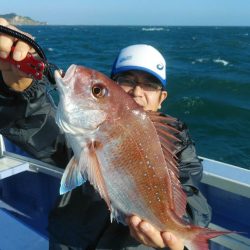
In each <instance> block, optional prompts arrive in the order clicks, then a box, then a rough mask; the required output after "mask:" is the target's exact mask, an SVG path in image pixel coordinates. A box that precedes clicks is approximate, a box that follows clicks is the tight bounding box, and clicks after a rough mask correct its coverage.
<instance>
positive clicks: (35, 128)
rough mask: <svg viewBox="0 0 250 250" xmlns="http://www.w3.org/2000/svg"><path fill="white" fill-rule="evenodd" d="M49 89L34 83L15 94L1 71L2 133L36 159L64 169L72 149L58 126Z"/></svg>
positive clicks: (0, 104) (0, 122)
mask: <svg viewBox="0 0 250 250" xmlns="http://www.w3.org/2000/svg"><path fill="white" fill-rule="evenodd" d="M46 86H48V84H47V82H46V81H45V80H42V81H35V80H34V81H33V83H32V84H31V86H30V87H29V88H28V89H26V90H25V91H23V92H17V91H13V90H11V89H9V88H8V87H7V86H6V85H5V83H4V81H3V78H2V75H1V72H0V113H1V119H0V133H1V134H2V135H3V136H5V137H6V138H7V139H9V140H10V141H12V142H13V143H15V144H16V145H18V146H20V147H21V148H22V149H23V150H25V151H26V152H28V153H29V154H30V155H32V156H33V157H34V158H37V159H39V160H42V161H44V162H47V163H50V164H54V165H57V166H59V167H64V166H65V165H66V163H67V161H68V159H69V157H68V155H69V154H68V152H69V150H68V149H67V147H66V143H65V138H64V135H63V134H61V133H60V130H59V128H58V127H57V125H56V123H55V119H54V116H55V109H54V107H53V105H52V104H51V103H50V102H49V98H48V96H47V94H46Z"/></svg>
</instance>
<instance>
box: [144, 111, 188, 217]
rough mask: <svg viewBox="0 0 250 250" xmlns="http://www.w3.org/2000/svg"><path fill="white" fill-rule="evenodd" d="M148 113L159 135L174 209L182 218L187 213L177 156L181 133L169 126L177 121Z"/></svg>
mask: <svg viewBox="0 0 250 250" xmlns="http://www.w3.org/2000/svg"><path fill="white" fill-rule="evenodd" d="M147 113H148V116H149V118H150V119H151V121H152V122H153V124H154V126H155V129H156V132H157V134H158V137H159V140H160V143H161V147H162V152H163V154H164V157H165V161H166V166H167V169H168V173H169V176H170V181H171V186H172V190H173V207H172V209H173V210H174V212H175V213H176V214H177V215H178V216H179V217H182V216H183V215H184V214H185V211H186V194H185V193H184V191H183V190H182V186H181V183H180V181H179V169H178V158H177V156H176V152H177V151H178V150H177V146H176V144H177V143H178V142H180V141H181V140H180V139H178V138H177V137H176V136H178V133H179V131H178V130H177V129H176V128H174V127H173V126H171V125H169V124H173V123H174V122H175V121H176V119H175V118H173V117H168V116H163V115H160V113H157V112H147Z"/></svg>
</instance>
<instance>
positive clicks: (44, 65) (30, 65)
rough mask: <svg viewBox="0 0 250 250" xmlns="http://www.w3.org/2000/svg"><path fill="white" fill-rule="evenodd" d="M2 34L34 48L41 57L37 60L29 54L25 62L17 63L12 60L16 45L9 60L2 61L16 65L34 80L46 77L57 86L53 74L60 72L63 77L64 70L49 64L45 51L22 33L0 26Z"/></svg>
mask: <svg viewBox="0 0 250 250" xmlns="http://www.w3.org/2000/svg"><path fill="white" fill-rule="evenodd" d="M0 33H3V34H6V35H9V36H11V37H14V38H17V39H18V40H20V41H23V42H25V43H27V44H28V45H29V46H30V47H32V48H33V49H34V50H35V52H36V53H37V54H38V56H39V57H40V58H39V59H37V58H35V57H34V56H33V54H31V53H28V54H27V56H26V58H25V59H24V60H22V61H15V60H14V59H13V58H12V53H13V51H14V50H15V45H14V46H13V47H12V48H11V53H10V54H9V56H8V57H7V58H0V60H2V61H7V62H9V63H11V64H12V65H15V66H16V67H17V68H18V69H19V70H21V71H22V72H24V73H26V74H27V75H28V76H30V77H32V78H34V79H37V80H41V79H42V77H43V75H45V76H46V77H47V78H48V80H49V81H50V82H51V83H52V84H55V78H54V74H53V72H54V70H59V72H61V74H62V75H63V73H62V70H61V69H59V67H57V65H55V64H53V63H49V62H48V60H47V57H46V55H45V53H44V51H43V49H42V48H41V47H40V46H39V44H38V43H37V42H35V41H34V40H33V39H32V38H30V37H28V36H27V35H25V34H23V33H21V32H18V31H16V30H12V29H10V28H7V27H5V26H2V25H0ZM53 69H54V70H53Z"/></svg>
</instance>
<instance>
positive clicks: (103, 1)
mask: <svg viewBox="0 0 250 250" xmlns="http://www.w3.org/2000/svg"><path fill="white" fill-rule="evenodd" d="M12 12H14V13H16V14H18V15H21V16H29V17H31V18H32V19H34V20H37V21H46V22H48V24H51V25H56V24H59V25H62V24H66V25H151V26H152V25H159V26H161V25H195V26H196V25H201V26H204V25H209V26H210V25H212V26H250V0H60V1H59V0H42V1H34V0H33V1H31V0H12V1H11V3H10V1H7V0H1V5H0V14H8V13H12Z"/></svg>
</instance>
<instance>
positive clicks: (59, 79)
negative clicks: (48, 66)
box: [54, 64, 77, 86]
mask: <svg viewBox="0 0 250 250" xmlns="http://www.w3.org/2000/svg"><path fill="white" fill-rule="evenodd" d="M76 70H77V65H75V64H72V65H71V66H70V67H69V68H68V69H67V71H66V73H65V75H64V76H63V77H62V76H61V72H60V71H59V70H55V73H54V76H55V80H56V83H57V85H58V86H63V85H66V83H67V82H68V81H70V79H71V78H72V77H73V76H74V74H75V72H76Z"/></svg>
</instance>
